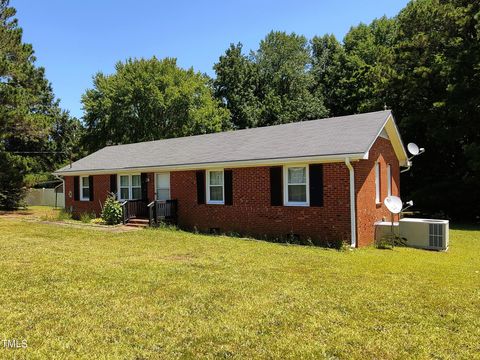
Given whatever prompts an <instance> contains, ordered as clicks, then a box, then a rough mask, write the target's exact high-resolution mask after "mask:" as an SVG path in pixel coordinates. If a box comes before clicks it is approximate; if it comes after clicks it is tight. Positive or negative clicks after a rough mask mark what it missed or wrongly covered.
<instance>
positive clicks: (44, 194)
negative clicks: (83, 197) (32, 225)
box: [25, 189, 65, 208]
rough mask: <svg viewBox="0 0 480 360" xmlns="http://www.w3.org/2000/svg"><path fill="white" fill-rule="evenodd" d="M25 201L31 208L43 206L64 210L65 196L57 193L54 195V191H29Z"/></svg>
mask: <svg viewBox="0 0 480 360" xmlns="http://www.w3.org/2000/svg"><path fill="white" fill-rule="evenodd" d="M55 196H56V202H55ZM25 201H26V202H27V204H28V205H33V206H36V205H43V206H57V207H60V208H64V207H65V194H64V193H63V192H57V193H56V194H55V189H29V190H28V193H27V196H26V198H25Z"/></svg>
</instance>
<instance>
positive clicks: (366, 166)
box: [354, 137, 400, 246]
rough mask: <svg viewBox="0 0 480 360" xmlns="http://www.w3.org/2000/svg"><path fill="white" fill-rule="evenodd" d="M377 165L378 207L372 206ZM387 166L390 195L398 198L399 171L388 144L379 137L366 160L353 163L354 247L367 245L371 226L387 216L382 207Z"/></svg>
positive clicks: (369, 240)
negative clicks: (378, 174) (355, 200)
mask: <svg viewBox="0 0 480 360" xmlns="http://www.w3.org/2000/svg"><path fill="white" fill-rule="evenodd" d="M377 161H378V162H379V163H380V202H381V203H380V204H376V203H375V162H377ZM387 164H390V165H391V169H392V195H396V196H399V194H400V190H399V189H400V168H399V163H398V159H397V157H396V155H395V152H394V150H393V147H392V145H391V143H390V140H387V139H384V138H382V137H379V138H378V139H377V140H376V141H375V143H374V145H373V146H372V148H371V149H370V153H369V158H368V160H361V161H358V162H356V163H354V169H355V191H356V194H357V204H356V205H357V208H356V211H357V243H358V246H364V245H370V244H372V243H373V240H374V236H375V227H374V225H373V224H374V223H375V222H376V221H379V220H382V218H384V217H385V218H386V219H387V221H390V212H389V211H388V210H387V208H386V207H385V205H384V204H383V200H384V199H385V198H386V197H387ZM395 221H397V218H395Z"/></svg>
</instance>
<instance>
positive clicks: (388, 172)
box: [387, 164, 392, 196]
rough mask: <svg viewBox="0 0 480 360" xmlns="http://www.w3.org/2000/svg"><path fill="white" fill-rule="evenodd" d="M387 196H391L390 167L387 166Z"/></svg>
mask: <svg viewBox="0 0 480 360" xmlns="http://www.w3.org/2000/svg"><path fill="white" fill-rule="evenodd" d="M387 196H392V166H391V165H390V164H387Z"/></svg>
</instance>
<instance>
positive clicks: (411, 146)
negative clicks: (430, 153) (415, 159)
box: [407, 143, 420, 156]
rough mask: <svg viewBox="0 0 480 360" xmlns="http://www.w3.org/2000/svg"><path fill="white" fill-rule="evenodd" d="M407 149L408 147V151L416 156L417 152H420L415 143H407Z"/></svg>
mask: <svg viewBox="0 0 480 360" xmlns="http://www.w3.org/2000/svg"><path fill="white" fill-rule="evenodd" d="M407 149H408V152H409V153H410V154H412V155H413V156H417V155H418V154H420V149H419V148H418V146H417V144H414V143H409V144H408V145H407Z"/></svg>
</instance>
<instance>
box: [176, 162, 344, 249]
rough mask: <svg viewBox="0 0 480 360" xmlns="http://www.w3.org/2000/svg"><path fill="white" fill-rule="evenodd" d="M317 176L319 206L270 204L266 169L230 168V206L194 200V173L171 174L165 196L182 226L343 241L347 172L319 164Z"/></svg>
mask: <svg viewBox="0 0 480 360" xmlns="http://www.w3.org/2000/svg"><path fill="white" fill-rule="evenodd" d="M323 176H324V180H323V182H324V206H323V207H292V206H271V205H270V172H269V168H268V167H255V168H237V169H233V205H209V204H202V205H199V204H197V185H196V176H195V171H176V172H172V173H171V195H172V198H173V199H177V200H178V211H179V214H178V215H179V216H178V219H179V225H180V226H181V227H184V228H187V229H194V228H197V229H198V230H200V231H209V229H210V228H218V229H220V231H222V232H229V231H232V232H236V233H239V234H242V235H253V236H256V237H263V236H265V235H270V236H286V235H288V234H290V233H294V234H297V235H299V236H300V237H301V238H304V239H306V238H308V237H310V238H311V239H312V240H313V241H314V242H316V243H325V242H326V241H331V240H332V239H333V240H336V239H344V240H347V241H349V239H350V215H349V195H348V170H347V168H346V166H345V164H343V163H336V164H325V165H324V172H323Z"/></svg>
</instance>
